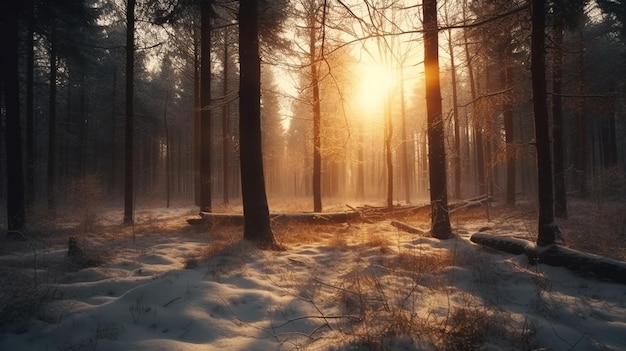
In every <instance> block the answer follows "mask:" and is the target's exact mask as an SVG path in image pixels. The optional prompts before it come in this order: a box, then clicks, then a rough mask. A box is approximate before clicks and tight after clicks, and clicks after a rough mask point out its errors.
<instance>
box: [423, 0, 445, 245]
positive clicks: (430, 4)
mask: <svg viewBox="0 0 626 351" xmlns="http://www.w3.org/2000/svg"><path fill="white" fill-rule="evenodd" d="M423 16H424V70H425V74H424V76H425V83H426V110H427V112H426V113H427V116H428V117H427V120H428V162H429V179H430V180H429V181H430V204H431V233H432V236H433V237H435V238H438V239H448V238H450V237H452V229H451V227H450V217H449V216H448V193H447V189H446V179H447V177H446V154H445V142H444V137H445V136H444V129H443V116H442V107H441V86H440V81H439V38H438V36H439V32H438V28H437V0H424V5H423Z"/></svg>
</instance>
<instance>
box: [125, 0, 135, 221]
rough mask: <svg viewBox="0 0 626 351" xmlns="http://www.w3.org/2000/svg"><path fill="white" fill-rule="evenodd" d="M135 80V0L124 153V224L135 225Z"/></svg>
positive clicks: (129, 30) (130, 10)
mask: <svg viewBox="0 0 626 351" xmlns="http://www.w3.org/2000/svg"><path fill="white" fill-rule="evenodd" d="M134 78H135V0H127V3H126V128H125V147H124V152H125V153H126V155H125V162H124V166H125V168H124V170H125V173H124V224H133V212H134V195H135V193H134V190H133V188H134V182H133V181H134V179H133V166H134V161H133V153H134V147H133V132H134V131H133V129H134V124H133V122H134V113H135V109H134V105H133V103H134V101H133V98H134V97H133V94H134Z"/></svg>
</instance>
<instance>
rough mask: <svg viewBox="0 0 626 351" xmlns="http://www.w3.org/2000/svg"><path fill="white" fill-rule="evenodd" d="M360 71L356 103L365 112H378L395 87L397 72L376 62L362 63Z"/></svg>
mask: <svg viewBox="0 0 626 351" xmlns="http://www.w3.org/2000/svg"><path fill="white" fill-rule="evenodd" d="M358 72H359V75H358V77H357V79H358V80H359V82H358V86H357V92H356V101H355V103H356V104H357V107H358V108H360V109H361V110H363V111H364V112H377V110H380V109H382V108H383V102H384V101H385V96H386V95H387V94H389V93H391V91H392V89H393V87H394V84H395V74H394V72H393V71H392V70H391V69H390V68H389V67H386V66H384V65H381V64H376V63H373V64H361V65H359V69H358Z"/></svg>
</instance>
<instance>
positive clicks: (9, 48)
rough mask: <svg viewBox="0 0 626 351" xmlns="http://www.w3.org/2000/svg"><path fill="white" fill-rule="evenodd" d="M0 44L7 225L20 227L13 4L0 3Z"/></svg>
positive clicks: (21, 172) (20, 168)
mask: <svg viewBox="0 0 626 351" xmlns="http://www.w3.org/2000/svg"><path fill="white" fill-rule="evenodd" d="M0 13H1V14H0V29H1V33H2V35H0V44H1V46H0V47H2V49H3V52H2V55H0V56H1V60H2V61H1V63H2V66H1V67H0V95H3V96H4V105H5V113H6V130H5V131H6V138H5V143H6V152H7V164H6V166H7V167H6V172H7V174H6V176H7V229H8V230H9V231H21V230H23V229H24V226H25V224H26V215H25V205H26V203H25V199H24V169H23V160H22V130H21V122H20V96H19V91H20V89H19V77H18V72H19V70H18V61H17V58H18V46H19V38H18V28H19V24H18V15H19V12H18V11H17V8H16V5H15V4H9V3H8V2H2V5H0Z"/></svg>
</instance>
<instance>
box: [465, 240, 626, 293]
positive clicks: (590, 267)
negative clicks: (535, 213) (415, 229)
mask: <svg viewBox="0 0 626 351" xmlns="http://www.w3.org/2000/svg"><path fill="white" fill-rule="evenodd" d="M470 240H471V241H472V242H474V243H477V244H481V245H485V246H488V247H491V248H494V249H497V250H500V251H504V252H508V253H512V254H514V255H520V254H526V256H527V257H528V259H529V261H530V263H531V264H536V263H543V264H547V265H550V266H555V267H565V268H567V269H569V270H571V271H573V272H576V273H579V274H582V275H588V276H593V277H595V278H598V279H605V280H611V281H614V282H617V283H622V284H626V262H624V261H619V260H615V259H612V258H608V257H604V256H599V255H594V254H590V253H586V252H581V251H577V250H573V249H570V248H566V247H563V246H559V245H556V244H554V245H549V246H546V247H537V246H536V245H535V244H534V243H533V242H530V241H528V240H524V239H519V238H511V237H502V236H497V235H493V234H488V233H475V234H473V235H472V236H471V237H470Z"/></svg>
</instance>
